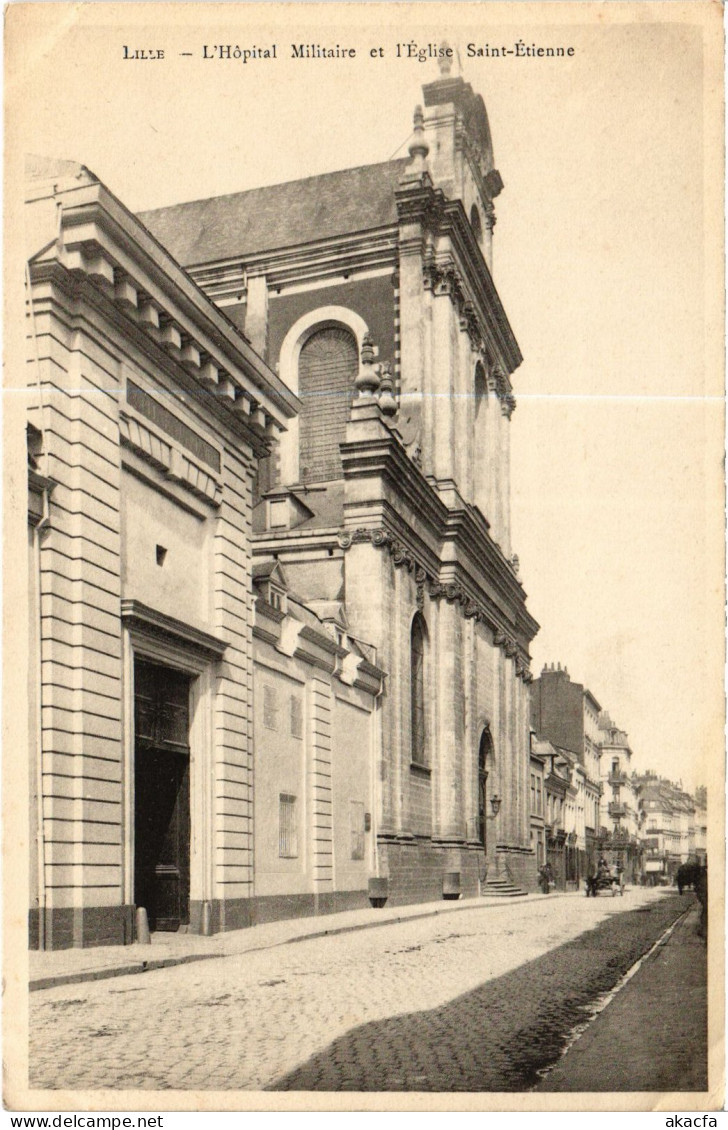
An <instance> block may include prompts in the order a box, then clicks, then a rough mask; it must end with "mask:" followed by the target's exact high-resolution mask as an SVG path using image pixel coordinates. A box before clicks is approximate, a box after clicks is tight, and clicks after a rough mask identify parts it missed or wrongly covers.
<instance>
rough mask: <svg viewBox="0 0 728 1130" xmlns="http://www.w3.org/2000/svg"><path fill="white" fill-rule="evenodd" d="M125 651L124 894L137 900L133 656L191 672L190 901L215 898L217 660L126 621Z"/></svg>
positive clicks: (128, 901)
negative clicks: (214, 715) (214, 713)
mask: <svg viewBox="0 0 728 1130" xmlns="http://www.w3.org/2000/svg"><path fill="white" fill-rule="evenodd" d="M122 655H123V688H124V690H123V719H122V720H123V730H122V732H123V735H124V753H123V757H122V774H123V780H122V796H123V805H124V812H123V817H122V837H123V880H122V881H123V895H124V902H125V903H126V904H127V905H133V904H134V846H135V845H134V803H135V798H134V756H135V733H134V660H135V658H137V657H138V658H139V659H144V660H147V661H148V662H150V663H157V664H159V665H160V666H162V667H173V668H175V669H176V670H178V671H181V672H182V673H183V674H185V675H189V676H190V680H191V681H190V717H189V745H190V785H189V788H190V894H189V899H190V903H193V902H197V901H199V902H205V901H210V900H211V899H212V898H213V897H214V896H213V867H214V859H213V852H214V836H213V833H214V829H213V813H214V783H213V772H214V759H213V737H212V697H213V678H214V672H213V670H212V668H213V665H214V663H215V660H212V659H211V658H210V657H208V656H204V655H200V654H196V653H195V652H194V651H192V650H191V649H188V648H185V647H184V646H183V645H178V644H175V643H174V642H167V641H166V640H165V639H162V638H158V637H155V636H153V635H151V634H149V635H148V634H147V633H145V632H144V631H142V630H140V629H139V628H137V627H126V628H125V630H124V632H123V638H122Z"/></svg>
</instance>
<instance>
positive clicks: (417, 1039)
mask: <svg viewBox="0 0 728 1130" xmlns="http://www.w3.org/2000/svg"><path fill="white" fill-rule="evenodd" d="M693 901H694V899H693V896H692V895H686V896H683V897H682V898H680V897H678V896H675V895H667V896H666V895H663V894H661V893H659V892H653V891H643V890H633V891H629V892H628V893H627V895H626V896H625V898H624V899H616V900H613V899H609V898H599V899H586V898H584V897H583V896H581V895H574V896H565V897H552V898H546V899H543V900H542V901H538V902H528V903H524V904H520V905H519V904H518V903H515V904H514V902H510V901H505V900H504V903H503V905H502V906H500V905H499V906H497V907H484V908H479V907H474V908H473V909H468V910H463V911H460V912H454V913H452V914H449V913H446V914H442V915H440V916H438V917H437V918H428V919H419V920H416V921H412V922H401V923H397V924H391V925H387V926H382V927H381V928H378V929H369V930H361V931H355V932H352V933H347V934H342V935H338V936H333V937H318V938H314V939H307V940H303V941H300V942H296V943H293V944H287V945H281V946H278V947H276V948H274V949H269V950H263V951H257V952H250V953H246V954H241V955H235V956H229V957H225V958H220V959H215V960H210V961H206V962H202V963H198V964H193V965H184V966H178V967H175V968H170V969H162V970H157V971H154V972H148V973H145V974H140V975H134V976H126V977H121V978H118V979H114V980H106V981H96V982H88V983H82V984H75V985H66V986H60V987H56V988H52V989H47V990H42V991H39V992H36V993H32V994H31V1001H30V1006H31V1014H30V1026H31V1027H30V1031H31V1048H30V1084H31V1086H32V1087H36V1088H63V1089H78V1088H127V1089H137V1088H138V1089H153V1090H157V1089H159V1090H162V1089H170V1088H172V1089H179V1090H189V1089H200V1090H223V1089H255V1090H263V1089H289V1090H431V1091H455V1090H457V1091H459V1090H468V1091H473V1090H488V1091H498V1090H524V1089H527V1088H529V1087H531V1086H533V1085H534V1084H535V1083H536V1082H537V1081H538V1078H539V1075H538V1072H539V1070H541V1069H543V1068H544V1067H546V1066H547V1065H548V1064H549V1063H553V1062H554V1060H555V1059H556V1058H557V1057H558V1054H559V1051H560V1049H561V1047H562V1045H563V1041H564V1039H565V1037H566V1036H567V1035H568V1033H569V1031H570V1030H571V1029H572V1028H573V1027H574V1025H575V1024H577V1023H579V1021H580V1020H583V1019H584V1015H585V1013H584V1011H583V1009H584V1006H585V1005H586V1004H588V1003H589V1002H590V1001H591V1000H593V999H594V998H595V997H596V996H597V995H598V994H599V993H602V992H604V991H606V990H608V989H609V988H611V987H612V986H613V985H614V984H615V983H616V982H617V981H618V979H619V978H620V976H621V975H622V974H623V973H624V972H626V970H627V969H628V968H629V967H630V966H631V965H632V964H633V963H634V961H636V960H637V958H638V957H640V956H641V955H642V954H643V953H645V952H646V951H647V950H648V949H649V948H650V946H651V945H652V944H653V943H654V942H655V941H656V940H657V939H658V938H659V937H660V935H661V934H662V933H663V932H664V931H665V929H666V928H667V927H668V926H669V925H670V924H671V922H673V921H674V920H675V919H676V918H677V917H678V916H679V915H680V914H681V913H682V912H683V911H684V910H685V909H686V907H688V906H691V905H692V904H693Z"/></svg>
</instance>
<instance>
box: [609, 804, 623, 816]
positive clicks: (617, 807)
mask: <svg viewBox="0 0 728 1130" xmlns="http://www.w3.org/2000/svg"><path fill="white" fill-rule="evenodd" d="M607 811H608V813H609V815H610V816H626V815H627V809H626V806H625V805H623V804H620V803H619V801H616V800H610V802H609V805H608V806H607Z"/></svg>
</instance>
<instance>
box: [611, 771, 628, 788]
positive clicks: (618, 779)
mask: <svg viewBox="0 0 728 1130" xmlns="http://www.w3.org/2000/svg"><path fill="white" fill-rule="evenodd" d="M607 780H608V781H609V784H610V785H626V784H627V781H628V780H629V778H628V776H627V774H626V773H610V774H609V777H608V778H607Z"/></svg>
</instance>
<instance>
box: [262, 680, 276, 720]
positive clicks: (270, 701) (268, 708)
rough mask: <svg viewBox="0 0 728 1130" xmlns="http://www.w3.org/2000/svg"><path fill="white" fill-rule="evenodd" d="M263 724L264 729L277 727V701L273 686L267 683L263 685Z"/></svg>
mask: <svg viewBox="0 0 728 1130" xmlns="http://www.w3.org/2000/svg"><path fill="white" fill-rule="evenodd" d="M263 725H264V726H265V728H266V730H277V729H278V703H277V701H276V691H275V687H271V686H270V685H269V684H268V683H266V684H265V686H264V687H263Z"/></svg>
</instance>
